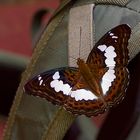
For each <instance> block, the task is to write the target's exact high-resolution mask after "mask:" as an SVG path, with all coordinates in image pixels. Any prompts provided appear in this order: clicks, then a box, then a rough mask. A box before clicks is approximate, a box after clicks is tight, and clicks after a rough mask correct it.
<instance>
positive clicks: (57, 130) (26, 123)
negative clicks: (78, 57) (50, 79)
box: [4, 0, 140, 140]
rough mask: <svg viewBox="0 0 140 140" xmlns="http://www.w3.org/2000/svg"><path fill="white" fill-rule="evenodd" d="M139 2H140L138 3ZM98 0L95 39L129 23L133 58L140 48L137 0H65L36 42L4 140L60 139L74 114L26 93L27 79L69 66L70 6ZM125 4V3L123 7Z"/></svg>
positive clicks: (131, 56)
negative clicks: (24, 88)
mask: <svg viewBox="0 0 140 140" xmlns="http://www.w3.org/2000/svg"><path fill="white" fill-rule="evenodd" d="M136 2H137V3H136ZM89 3H95V4H96V6H95V9H94V25H95V29H94V30H95V40H98V39H99V38H100V37H101V36H102V35H103V34H104V33H105V32H106V31H108V30H109V29H111V28H112V27H114V26H116V25H118V24H121V23H128V24H129V25H130V26H131V27H132V28H133V27H136V28H134V30H133V35H132V38H131V39H130V43H129V50H130V58H131V59H132V58H134V57H135V55H136V54H138V53H139V52H140V46H139V44H137V43H139V39H138V38H139V36H140V32H139V30H138V29H140V27H139V24H138V22H140V13H139V12H138V11H139V8H140V7H138V6H134V5H137V4H138V0H137V1H136V0H135V1H134V2H133V1H129V2H128V1H127V0H114V1H113V0H75V1H71V0H63V2H62V5H61V6H60V7H59V8H58V10H57V12H55V14H54V16H53V18H52V19H51V21H50V23H49V25H48V26H47V28H46V29H45V31H44V33H43V34H42V36H41V38H40V40H39V42H38V43H37V45H36V47H35V50H34V53H33V56H32V59H31V62H30V64H29V65H28V67H27V69H26V71H25V72H24V74H23V78H22V80H21V83H20V85H19V88H18V90H17V93H16V97H15V100H14V103H13V106H12V108H11V111H10V114H9V119H8V122H7V127H6V129H5V136H4V139H5V140H30V139H31V140H61V139H62V138H63V136H64V134H65V133H66V131H67V129H68V128H69V126H70V125H71V124H72V122H73V121H74V120H75V118H76V117H75V116H73V115H72V114H70V113H68V112H66V111H65V110H63V109H62V108H61V107H58V106H54V105H52V104H51V103H49V102H47V101H46V100H42V99H40V98H36V97H32V96H29V95H26V94H24V93H23V86H24V84H25V82H26V81H27V80H28V79H29V78H30V77H32V76H34V75H36V74H38V73H40V72H43V71H46V70H49V69H53V68H57V67H62V66H67V64H68V62H67V45H68V19H69V10H70V8H72V7H76V6H78V5H83V4H89ZM122 6H124V7H122Z"/></svg>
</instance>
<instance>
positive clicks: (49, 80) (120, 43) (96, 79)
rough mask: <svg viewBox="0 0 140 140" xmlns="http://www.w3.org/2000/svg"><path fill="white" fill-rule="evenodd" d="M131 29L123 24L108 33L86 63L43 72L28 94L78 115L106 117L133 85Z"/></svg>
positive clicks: (31, 83)
mask: <svg viewBox="0 0 140 140" xmlns="http://www.w3.org/2000/svg"><path fill="white" fill-rule="evenodd" d="M130 35H131V29H130V27H129V26H128V25H127V24H121V25H118V26H117V27H115V28H113V29H111V30H110V31H108V32H107V33H106V34H105V35H104V36H103V37H102V38H101V39H100V40H99V41H98V42H97V43H96V44H95V46H94V47H93V49H92V50H91V52H90V54H89V56H88V58H87V60H86V62H84V60H82V59H80V58H78V59H77V66H78V67H77V68H76V67H62V68H56V69H52V70H49V71H46V72H43V73H41V74H39V75H37V76H35V77H34V78H32V79H30V80H29V81H28V82H27V83H26V84H25V86H24V90H25V92H26V93H27V94H30V95H34V96H39V97H41V98H45V99H46V100H48V101H50V102H52V103H53V104H56V105H60V106H62V107H63V108H64V109H66V110H67V111H69V112H71V113H73V114H75V115H86V116H88V117H91V116H96V115H98V114H102V113H104V112H105V111H106V110H108V109H109V108H110V107H112V106H114V105H116V104H118V103H119V102H121V101H122V99H123V98H124V96H125V92H126V89H127V86H128V83H129V72H128V69H127V64H128V60H129V55H128V48H127V46H128V40H129V38H130Z"/></svg>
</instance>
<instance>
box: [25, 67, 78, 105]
mask: <svg viewBox="0 0 140 140" xmlns="http://www.w3.org/2000/svg"><path fill="white" fill-rule="evenodd" d="M77 76H78V70H77V69H76V68H71V67H65V68H59V69H54V70H50V71H47V72H44V73H41V74H39V75H37V76H35V77H34V78H33V79H31V80H29V81H28V82H27V83H26V85H25V86H24V89H25V91H26V93H27V94H30V95H34V96H39V97H41V98H45V99H47V100H48V101H50V102H52V103H53V104H57V105H63V104H64V102H65V100H66V98H67V96H68V94H69V91H70V90H71V87H73V86H74V84H75V78H76V79H77Z"/></svg>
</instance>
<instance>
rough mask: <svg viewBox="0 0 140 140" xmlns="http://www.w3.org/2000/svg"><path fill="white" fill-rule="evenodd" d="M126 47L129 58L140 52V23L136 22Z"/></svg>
mask: <svg viewBox="0 0 140 140" xmlns="http://www.w3.org/2000/svg"><path fill="white" fill-rule="evenodd" d="M128 49H129V55H130V60H131V59H133V58H134V57H135V56H136V55H137V54H138V53H139V52H140V23H138V24H137V25H136V26H135V27H134V28H133V30H132V34H131V37H130V40H129V46H128Z"/></svg>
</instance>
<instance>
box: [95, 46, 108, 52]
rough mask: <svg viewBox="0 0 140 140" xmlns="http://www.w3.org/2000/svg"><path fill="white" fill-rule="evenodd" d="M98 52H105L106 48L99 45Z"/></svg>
mask: <svg viewBox="0 0 140 140" xmlns="http://www.w3.org/2000/svg"><path fill="white" fill-rule="evenodd" d="M97 48H98V49H99V50H100V51H102V52H103V51H105V50H106V48H107V46H106V45H99V46H98V47H97Z"/></svg>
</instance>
